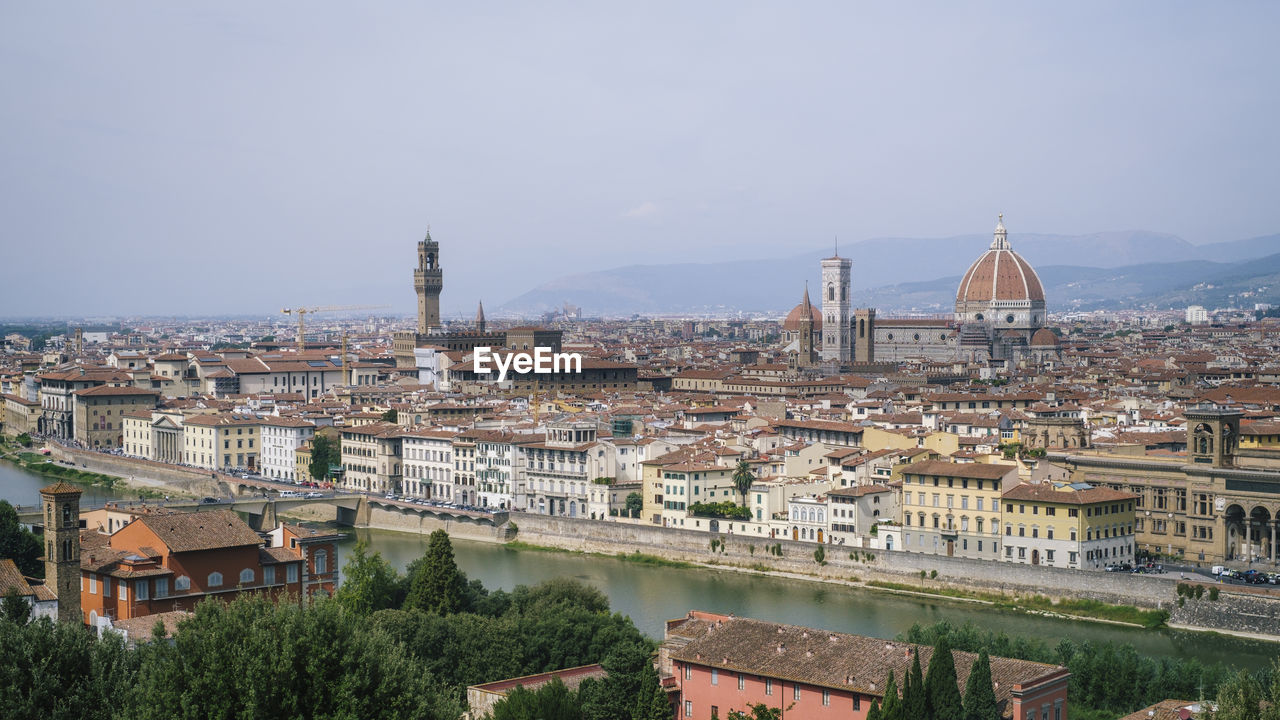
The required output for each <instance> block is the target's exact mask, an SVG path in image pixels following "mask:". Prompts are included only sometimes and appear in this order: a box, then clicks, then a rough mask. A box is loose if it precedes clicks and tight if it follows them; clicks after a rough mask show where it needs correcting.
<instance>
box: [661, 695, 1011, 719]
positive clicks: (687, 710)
mask: <svg viewBox="0 0 1280 720" xmlns="http://www.w3.org/2000/svg"><path fill="white" fill-rule="evenodd" d="M684 716H685V717H693V701H692V700H685V701H684ZM1032 720H1035V719H1034V718H1032Z"/></svg>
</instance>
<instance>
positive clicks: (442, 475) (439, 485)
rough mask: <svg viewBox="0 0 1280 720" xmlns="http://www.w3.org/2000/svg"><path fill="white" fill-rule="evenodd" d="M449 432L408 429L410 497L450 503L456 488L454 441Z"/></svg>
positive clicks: (404, 436) (406, 479) (405, 442)
mask: <svg viewBox="0 0 1280 720" xmlns="http://www.w3.org/2000/svg"><path fill="white" fill-rule="evenodd" d="M456 435H457V433H453V432H449V431H447V430H406V431H405V432H403V433H401V440H402V447H403V452H404V479H403V481H402V483H403V487H404V493H405V494H406V495H409V496H411V497H417V498H424V499H437V500H445V501H448V500H449V498H450V497H452V494H453V493H452V487H453V462H454V459H453V439H454V437H455V436H456Z"/></svg>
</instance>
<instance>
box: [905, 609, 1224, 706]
mask: <svg viewBox="0 0 1280 720" xmlns="http://www.w3.org/2000/svg"><path fill="white" fill-rule="evenodd" d="M943 635H946V636H947V638H948V639H949V641H950V643H951V646H952V647H953V648H955V649H957V650H964V651H966V652H975V653H976V652H981V651H983V650H985V651H987V652H988V653H989V654H990V655H992V656H998V657H1010V658H1018V659H1022V660H1031V661H1034V662H1043V663H1053V664H1056V665H1065V666H1066V667H1067V668H1068V669H1069V670H1070V671H1071V680H1070V688H1069V692H1070V696H1071V702H1072V706H1073V709H1072V716H1073V717H1074V716H1075V714H1076V712H1077V710H1076V708H1079V710H1080V711H1082V712H1084V711H1104V712H1103V715H1102V716H1103V717H1115V716H1117V715H1123V714H1125V713H1128V712H1132V711H1133V709H1134V708H1139V707H1144V706H1146V705H1150V704H1152V703H1155V702H1158V701H1160V700H1164V699H1166V698H1193V697H1201V696H1202V694H1201V693H1202V692H1203V693H1205V694H1206V695H1207V696H1210V697H1211V696H1212V694H1213V692H1215V691H1216V688H1217V687H1218V685H1219V684H1220V683H1222V682H1223V681H1224V680H1225V679H1226V678H1227V676H1228V672H1227V670H1226V668H1225V667H1224V666H1222V665H1221V664H1215V665H1205V664H1203V663H1201V662H1199V661H1198V660H1195V659H1188V660H1174V659H1168V658H1166V659H1160V660H1156V659H1152V658H1148V657H1144V656H1141V655H1138V653H1137V651H1136V650H1135V649H1134V648H1133V646H1132V645H1117V644H1114V643H1104V644H1099V645H1094V644H1092V643H1080V644H1076V643H1074V642H1071V641H1070V640H1063V641H1062V642H1061V643H1059V644H1058V645H1057V646H1056V647H1053V648H1050V647H1049V646H1048V645H1046V644H1045V643H1044V642H1043V641H1041V640H1036V639H1028V638H1023V637H1016V636H1010V635H1007V634H1005V633H1003V632H996V631H993V630H985V629H981V628H978V627H976V626H974V625H973V624H965V625H963V626H960V627H956V626H953V625H951V624H950V623H947V622H939V623H936V624H934V625H928V626H921V625H913V626H912V627H911V629H910V630H908V631H907V633H906V634H905V635H904V636H903V638H902V639H904V640H906V641H907V642H912V643H919V644H923V645H936V644H937V643H938V640H939V638H941V637H942V636H943ZM1108 713H1109V714H1108Z"/></svg>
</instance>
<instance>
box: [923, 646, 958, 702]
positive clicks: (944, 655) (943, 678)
mask: <svg viewBox="0 0 1280 720" xmlns="http://www.w3.org/2000/svg"><path fill="white" fill-rule="evenodd" d="M924 687H925V693H926V694H927V695H928V698H929V714H930V717H933V718H935V720H955V718H958V717H961V716H962V715H963V714H964V703H963V702H962V701H961V700H960V686H959V681H957V680H956V659H955V656H954V655H953V654H952V653H951V641H950V640H948V639H947V636H946V635H943V636H942V637H941V638H939V639H938V644H937V645H935V646H934V648H933V656H932V657H930V658H929V673H928V674H927V675H925V678H924Z"/></svg>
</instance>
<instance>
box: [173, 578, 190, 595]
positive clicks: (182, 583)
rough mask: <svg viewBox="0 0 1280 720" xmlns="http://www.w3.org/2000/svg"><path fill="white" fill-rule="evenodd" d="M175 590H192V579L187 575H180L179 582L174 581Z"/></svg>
mask: <svg viewBox="0 0 1280 720" xmlns="http://www.w3.org/2000/svg"><path fill="white" fill-rule="evenodd" d="M173 589H174V590H177V591H178V592H182V591H184V590H190V589H191V578H189V577H187V576H186V575H179V576H178V579H177V580H174V581H173Z"/></svg>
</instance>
